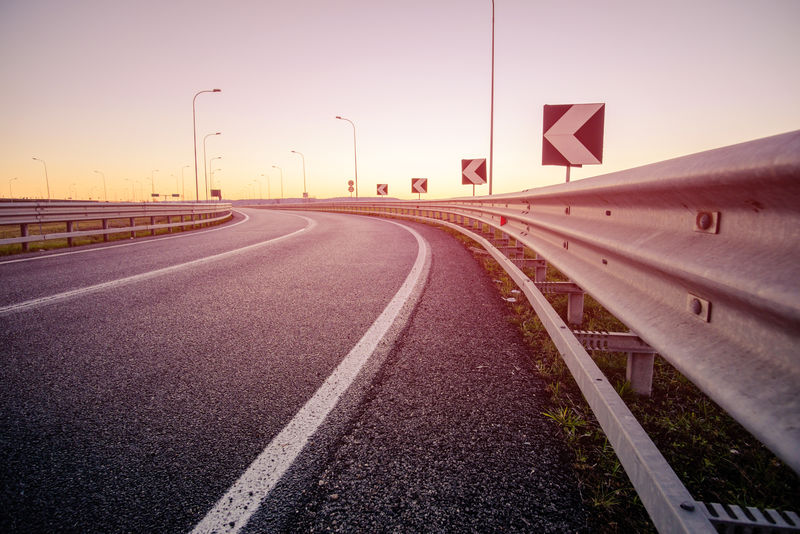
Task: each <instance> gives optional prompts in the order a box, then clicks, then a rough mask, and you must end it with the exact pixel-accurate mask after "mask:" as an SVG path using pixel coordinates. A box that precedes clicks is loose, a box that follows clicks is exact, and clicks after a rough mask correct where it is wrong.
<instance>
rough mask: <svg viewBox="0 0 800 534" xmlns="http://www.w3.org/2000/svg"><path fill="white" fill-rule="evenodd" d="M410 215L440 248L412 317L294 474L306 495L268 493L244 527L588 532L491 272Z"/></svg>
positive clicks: (296, 488)
mask: <svg viewBox="0 0 800 534" xmlns="http://www.w3.org/2000/svg"><path fill="white" fill-rule="evenodd" d="M411 226H413V227H414V228H415V229H416V230H417V231H418V232H420V233H421V234H422V235H423V236H424V237H425V238H426V239H427V240H428V242H429V243H430V245H431V247H432V250H433V258H432V268H431V272H430V275H429V279H428V283H427V286H426V288H425V290H424V293H423V295H422V297H421V298H420V301H419V302H418V304H417V307H416V309H415V310H414V312H413V315H412V317H411V318H410V320H409V322H408V324H407V326H406V328H405V330H404V331H403V332H402V333H401V335H400V336H399V339H398V341H397V342H396V344H395V346H394V348H393V350H392V351H391V353H390V354H389V355H388V356H387V358H386V360H385V362H384V363H383V365H382V366H381V369H380V370H379V371H378V373H377V375H376V376H375V378H374V379H373V380H372V382H371V384H370V385H369V386H368V387H367V391H366V392H365V393H364V395H363V398H362V400H361V402H360V404H359V405H358V406H357V407H356V408H355V409H354V413H353V414H352V416H351V417H350V420H349V421H348V422H347V424H346V428H344V429H343V430H340V431H339V433H338V437H337V438H336V439H335V442H334V443H333V444H332V445H330V446H328V447H327V448H325V450H324V452H323V451H319V450H317V451H315V452H314V454H315V455H318V454H326V455H327V456H326V458H325V460H324V462H320V461H319V460H316V462H317V464H320V463H322V466H320V465H316V466H313V467H310V468H308V470H309V471H310V473H309V472H306V473H302V474H297V473H295V477H296V478H295V480H293V481H292V482H291V491H290V493H292V494H299V495H300V497H299V499H298V498H297V497H295V499H296V500H295V501H293V503H292V505H291V506H289V507H288V509H287V508H286V507H284V508H281V505H280V503H278V502H275V501H272V502H270V500H268V501H267V502H265V503H264V504H265V505H264V507H263V508H262V510H261V513H260V514H257V515H256V516H255V517H254V518H253V520H252V521H251V523H250V525H248V528H247V529H245V531H246V532H274V531H283V532H583V531H586V529H587V527H586V513H585V511H584V510H583V507H582V504H581V497H580V494H579V492H578V489H577V483H576V478H575V475H574V472H573V471H571V468H570V462H569V455H568V453H567V451H566V448H565V446H564V443H563V438H562V437H560V436H559V435H558V432H557V430H556V428H555V426H554V424H553V423H552V421H550V420H548V419H547V418H546V417H544V416H543V415H542V412H544V411H545V410H547V409H549V408H550V407H549V406H548V404H547V401H546V398H547V394H546V389H545V385H544V383H543V382H542V380H541V379H540V378H539V377H538V376H537V375H536V372H535V371H534V369H533V366H532V361H531V358H530V351H531V349H530V348H529V347H527V346H526V345H525V344H524V342H523V340H522V339H521V336H520V335H519V333H518V331H517V330H516V329H515V328H514V327H513V326H512V325H511V324H510V323H509V321H508V317H509V312H508V309H507V308H506V305H505V303H504V302H503V301H502V300H501V298H500V295H499V293H498V291H497V289H496V288H495V287H494V284H493V281H492V280H491V279H490V278H489V277H488V275H487V273H486V272H485V271H484V270H483V269H482V267H481V266H480V265H479V264H478V262H477V261H476V260H475V259H474V258H473V257H472V256H471V255H470V253H468V252H467V251H466V249H465V247H464V246H463V245H462V244H460V243H459V242H458V241H456V240H455V239H453V238H452V237H451V236H449V235H448V234H446V233H444V232H442V231H441V230H438V229H433V228H431V227H429V226H425V225H419V224H411ZM303 461H305V462H308V463H313V462H314V459H309V458H305V459H304V460H303ZM303 461H300V462H298V463H300V464H302V463H303ZM300 470H302V469H298V471H300ZM281 490H282V488H278V489H277V490H276V493H280V492H281ZM271 506H273V507H275V508H276V509H277V510H278V513H271V512H272V511H271V510H270V507H271Z"/></svg>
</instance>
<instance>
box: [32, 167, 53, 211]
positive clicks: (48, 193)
mask: <svg viewBox="0 0 800 534" xmlns="http://www.w3.org/2000/svg"><path fill="white" fill-rule="evenodd" d="M33 159H35V160H36V161H41V162H42V165H44V181H45V183H47V201H48V202H49V201H50V179H49V178H48V177H47V163H45V162H44V160H43V159H39V158H33Z"/></svg>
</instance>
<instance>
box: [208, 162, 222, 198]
mask: <svg viewBox="0 0 800 534" xmlns="http://www.w3.org/2000/svg"><path fill="white" fill-rule="evenodd" d="M215 159H222V156H217V157H216V158H211V159H210V160H208V166H209V167H213V166H214V164H213V163H212V162H213V161H214V160H215ZM217 170H218V171H221V170H222V169H217ZM208 185H209V186H211V189H213V188H214V171H211V180H209V181H208ZM206 201H208V187H206Z"/></svg>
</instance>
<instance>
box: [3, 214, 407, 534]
mask: <svg viewBox="0 0 800 534" xmlns="http://www.w3.org/2000/svg"><path fill="white" fill-rule="evenodd" d="M245 213H246V215H247V216H248V217H249V220H248V221H247V222H246V223H245V224H241V225H238V226H235V227H233V226H232V225H231V226H232V227H230V228H220V229H219V231H216V232H213V233H212V232H209V233H207V234H205V235H203V234H202V233H198V234H196V235H195V234H184V235H183V236H182V237H181V238H180V239H165V238H161V239H159V238H156V239H150V240H146V241H143V242H141V244H137V245H136V246H130V247H116V248H110V247H109V248H106V249H104V250H99V249H98V250H95V251H92V252H91V253H85V254H64V255H60V254H54V255H52V257H49V258H47V259H43V260H36V261H30V262H15V263H0V275H1V276H2V278H3V280H4V284H3V289H2V295H0V302H2V303H3V305H4V307H5V308H9V307H10V308H11V309H7V311H6V312H5V313H3V314H1V315H0V321H2V323H1V324H2V326H1V327H0V337H2V347H3V349H2V351H3V371H2V377H1V380H0V393H2V399H1V400H0V407H1V410H0V413H1V414H2V415H0V423H1V424H2V428H3V433H2V444H0V458H1V459H2V460H3V462H2V463H3V467H2V469H3V481H4V482H3V487H2V495H3V499H2V500H3V502H4V509H3V511H2V514H3V515H2V522H0V530H4V531H68V530H80V531H83V532H121V531H135V532H146V531H151V532H152V531H162V532H167V531H168V532H179V531H187V530H190V529H191V528H192V526H193V525H194V524H195V523H196V522H197V521H199V519H200V518H202V517H203V515H204V513H205V512H206V511H208V510H209V509H211V507H212V505H213V504H214V502H215V501H216V500H217V499H218V498H219V496H220V495H222V494H223V493H224V492H225V491H226V489H227V488H228V487H229V486H230V484H231V483H232V482H233V481H235V480H236V478H237V477H238V476H239V475H240V474H241V473H243V472H244V471H245V469H246V468H247V467H248V465H249V464H250V463H251V461H252V459H253V458H255V457H256V456H257V455H258V454H259V453H260V452H261V451H262V450H263V449H264V448H265V447H266V445H267V444H268V443H269V442H270V441H271V440H272V438H274V437H275V435H277V434H278V432H279V431H280V430H281V429H282V428H283V427H284V426H285V425H286V423H287V422H288V421H289V420H291V418H292V417H293V416H294V415H295V414H296V413H297V411H298V410H299V409H300V408H301V407H302V406H303V404H304V403H305V402H306V401H307V400H308V399H309V398H310V397H311V396H312V395H313V393H314V392H315V391H316V390H317V389H318V388H319V387H320V385H321V384H322V383H323V382H324V380H325V379H326V378H327V377H328V376H329V375H330V374H331V372H332V371H333V370H334V369H335V368H336V366H337V365H338V364H339V363H340V362H341V360H342V359H343V358H344V357H345V356H346V355H347V354H348V352H349V351H350V350H351V349H352V348H353V345H354V344H355V343H356V342H357V341H358V340H359V339H361V337H362V336H363V335H364V334H365V333H366V332H367V330H368V329H369V327H370V326H371V325H372V324H373V322H374V321H375V319H376V318H377V317H378V316H379V315H380V314H381V312H382V311H383V310H384V308H385V307H386V305H387V304H388V303H389V302H390V301H391V299H392V297H393V296H394V295H395V294H396V293H397V291H398V289H399V288H400V286H401V285H402V283H403V282H404V280H405V279H406V277H407V275H408V272H409V270H410V269H411V268H412V266H413V264H414V261H415V260H416V258H417V254H418V250H417V248H418V244H417V241H416V239H415V238H414V236H413V235H412V234H411V233H410V232H408V231H407V230H405V229H403V228H401V227H398V226H396V225H392V224H390V223H387V222H385V221H375V220H368V219H360V218H346V219H345V218H340V217H335V216H329V215H313V216H306V215H295V214H288V213H275V212H267V211H260V210H259V211H251V210H245ZM301 230H302V231H301ZM283 236H290V237H287V238H285V239H282V237H283ZM101 248H103V247H101ZM209 258H211V259H209ZM153 273H155V274H153ZM6 280H8V283H6ZM119 280H127V282H125V283H115V281H119ZM96 286H99V287H100V289H97V290H93V291H89V290H87V288H92V287H96ZM64 294H66V295H67V296H66V297H64V298H60V299H50V298H48V297H52V296H54V295H64ZM23 302H34V303H35V304H34V305H31V306H27V307H25V308H21V309H15V308H13V306H14V305H18V304H20V303H23Z"/></svg>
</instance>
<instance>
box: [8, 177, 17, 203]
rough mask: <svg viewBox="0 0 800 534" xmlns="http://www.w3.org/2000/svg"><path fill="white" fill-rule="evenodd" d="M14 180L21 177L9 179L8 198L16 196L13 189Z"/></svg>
mask: <svg viewBox="0 0 800 534" xmlns="http://www.w3.org/2000/svg"><path fill="white" fill-rule="evenodd" d="M14 180H19V177H18V176H15V177H13V178H11V179H10V180H9V181H8V198H10V199H11V198H14V193H13V192H12V191H11V182H13V181H14Z"/></svg>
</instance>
